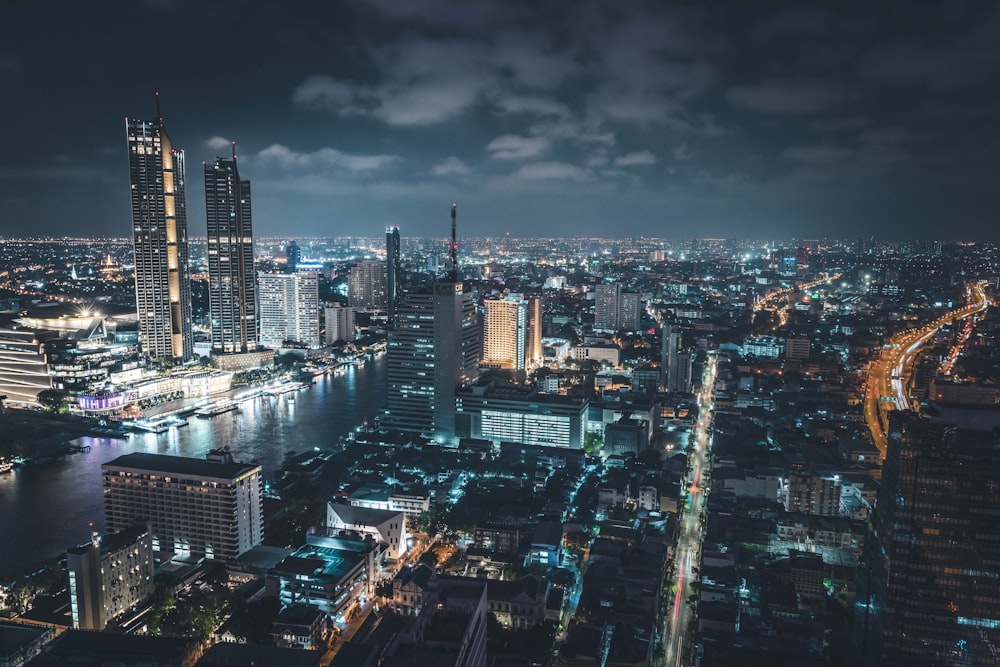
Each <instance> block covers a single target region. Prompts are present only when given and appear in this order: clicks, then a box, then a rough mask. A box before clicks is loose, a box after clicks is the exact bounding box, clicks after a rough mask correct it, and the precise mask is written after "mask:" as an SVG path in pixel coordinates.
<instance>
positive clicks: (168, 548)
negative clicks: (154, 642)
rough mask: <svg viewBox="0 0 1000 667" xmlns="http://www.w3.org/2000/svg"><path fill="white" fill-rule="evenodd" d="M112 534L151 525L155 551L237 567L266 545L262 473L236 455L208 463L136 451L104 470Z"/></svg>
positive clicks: (213, 457) (217, 455) (212, 456)
mask: <svg viewBox="0 0 1000 667" xmlns="http://www.w3.org/2000/svg"><path fill="white" fill-rule="evenodd" d="M101 471H102V474H103V476H104V511H105V515H106V519H107V528H108V530H109V531H121V530H125V529H126V528H128V527H130V526H132V525H134V524H136V523H143V522H147V521H148V522H149V524H150V529H151V530H152V533H153V550H154V551H158V552H161V553H172V554H174V555H175V556H176V557H179V558H198V557H205V558H211V559H215V560H221V561H226V562H231V561H234V560H236V557H237V556H239V555H240V554H242V553H244V552H245V551H248V550H250V549H251V548H253V547H255V546H257V545H258V544H260V543H261V539H262V533H263V525H264V524H263V514H262V509H261V508H262V505H261V484H262V480H261V468H260V466H259V465H255V464H245V463H236V462H234V461H233V459H232V456H231V455H229V453H228V452H220V451H213V452H210V453H209V458H208V459H207V460H201V459H193V458H186V457H182V456H167V455H164V454H146V453H140V452H134V453H132V454H125V455H123V456H119V457H118V458H117V459H115V460H114V461H111V462H109V463H105V464H104V465H102V466H101Z"/></svg>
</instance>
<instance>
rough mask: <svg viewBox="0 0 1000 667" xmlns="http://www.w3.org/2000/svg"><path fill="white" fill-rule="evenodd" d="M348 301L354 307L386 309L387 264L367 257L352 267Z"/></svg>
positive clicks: (348, 285)
mask: <svg viewBox="0 0 1000 667" xmlns="http://www.w3.org/2000/svg"><path fill="white" fill-rule="evenodd" d="M347 303H348V304H350V305H351V306H353V307H354V308H367V309H369V310H379V311H384V310H385V309H386V305H387V300H386V265H385V264H384V263H383V262H381V261H379V260H377V259H366V260H363V261H360V262H358V263H357V264H355V265H354V266H353V267H351V273H350V275H348V277H347Z"/></svg>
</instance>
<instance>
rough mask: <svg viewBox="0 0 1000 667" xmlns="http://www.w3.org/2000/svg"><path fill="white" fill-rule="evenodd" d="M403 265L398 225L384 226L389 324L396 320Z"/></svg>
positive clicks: (400, 293) (401, 288)
mask: <svg viewBox="0 0 1000 667" xmlns="http://www.w3.org/2000/svg"><path fill="white" fill-rule="evenodd" d="M402 274H403V267H402V264H401V255H400V243H399V227H386V228H385V288H386V300H387V304H386V305H387V307H386V312H387V313H388V315H389V324H390V325H391V324H392V323H393V322H395V320H396V308H397V307H398V306H399V297H400V296H401V295H402V293H403V285H402V278H403V275H402Z"/></svg>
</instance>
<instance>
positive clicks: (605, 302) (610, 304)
mask: <svg viewBox="0 0 1000 667" xmlns="http://www.w3.org/2000/svg"><path fill="white" fill-rule="evenodd" d="M621 293H622V287H621V285H619V284H618V283H615V284H613V285H597V287H595V288H594V328H595V329H599V330H603V331H615V330H617V329H618V297H619V296H620V295H621Z"/></svg>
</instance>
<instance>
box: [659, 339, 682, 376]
mask: <svg viewBox="0 0 1000 667" xmlns="http://www.w3.org/2000/svg"><path fill="white" fill-rule="evenodd" d="M680 341H681V331H680V329H678V328H677V327H669V328H664V329H663V351H662V354H661V357H662V359H661V363H660V366H661V367H662V368H663V388H664V389H666V390H667V391H678V390H677V389H675V387H677V386H679V378H680V364H679V363H678V358H677V354H678V352H679V347H680Z"/></svg>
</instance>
